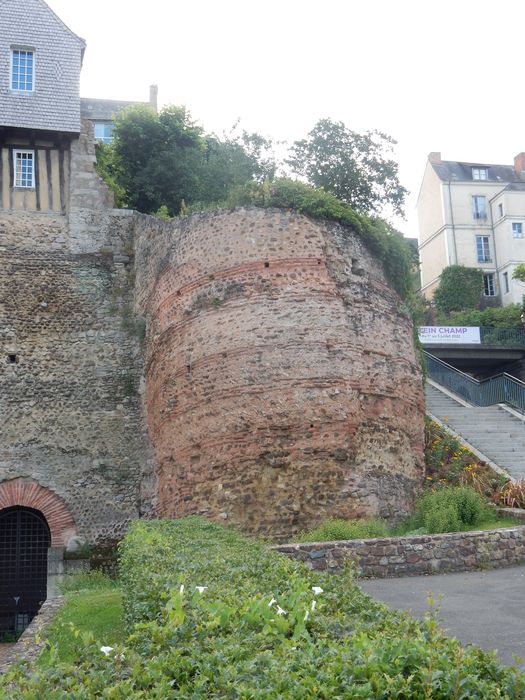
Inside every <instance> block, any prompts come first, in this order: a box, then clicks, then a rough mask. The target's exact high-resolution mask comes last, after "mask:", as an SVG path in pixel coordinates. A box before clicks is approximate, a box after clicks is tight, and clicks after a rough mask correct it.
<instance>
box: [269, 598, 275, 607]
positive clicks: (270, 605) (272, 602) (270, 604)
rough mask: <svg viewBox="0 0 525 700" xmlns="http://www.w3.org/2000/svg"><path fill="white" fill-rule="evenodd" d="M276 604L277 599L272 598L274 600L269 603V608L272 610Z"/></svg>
mask: <svg viewBox="0 0 525 700" xmlns="http://www.w3.org/2000/svg"><path fill="white" fill-rule="evenodd" d="M274 603H277V601H276V600H275V598H273V597H272V599H271V600H270V602H269V603H268V607H269V608H271V607H272V605H273V604H274Z"/></svg>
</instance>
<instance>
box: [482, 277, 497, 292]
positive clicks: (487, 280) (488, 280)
mask: <svg viewBox="0 0 525 700" xmlns="http://www.w3.org/2000/svg"><path fill="white" fill-rule="evenodd" d="M483 294H484V295H485V296H486V297H495V296H496V287H495V286H494V274H493V273H492V272H489V273H487V274H485V275H483Z"/></svg>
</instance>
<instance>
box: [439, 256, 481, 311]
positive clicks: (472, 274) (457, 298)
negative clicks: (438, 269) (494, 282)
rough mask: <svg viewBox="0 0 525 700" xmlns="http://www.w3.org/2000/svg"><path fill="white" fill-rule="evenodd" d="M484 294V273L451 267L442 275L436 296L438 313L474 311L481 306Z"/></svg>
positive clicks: (459, 266) (472, 269) (467, 268)
mask: <svg viewBox="0 0 525 700" xmlns="http://www.w3.org/2000/svg"><path fill="white" fill-rule="evenodd" d="M482 292H483V272H482V270H478V269H477V268H474V267H463V265H450V266H449V267H446V268H445V269H444V270H443V272H442V273H441V279H440V281H439V286H438V288H437V289H436V292H435V294H434V302H435V304H436V308H437V309H438V311H441V312H442V313H445V314H448V313H450V312H451V311H462V310H463V309H474V308H476V307H477V306H478V305H479V302H480V298H481V294H482Z"/></svg>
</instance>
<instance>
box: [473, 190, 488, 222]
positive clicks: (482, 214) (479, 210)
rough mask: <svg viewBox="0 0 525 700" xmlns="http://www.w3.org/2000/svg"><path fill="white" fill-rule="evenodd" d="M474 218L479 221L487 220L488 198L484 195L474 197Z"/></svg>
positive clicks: (474, 195)
mask: <svg viewBox="0 0 525 700" xmlns="http://www.w3.org/2000/svg"><path fill="white" fill-rule="evenodd" d="M481 204H482V205H483V206H480V205H481ZM472 216H473V217H474V219H478V220H479V219H486V218H487V198H486V197H485V196H484V195H482V194H473V195H472Z"/></svg>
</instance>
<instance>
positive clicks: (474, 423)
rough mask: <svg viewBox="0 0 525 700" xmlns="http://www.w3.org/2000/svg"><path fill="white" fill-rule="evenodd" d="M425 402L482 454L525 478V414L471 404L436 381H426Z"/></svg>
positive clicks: (506, 469)
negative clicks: (522, 415) (456, 396)
mask: <svg viewBox="0 0 525 700" xmlns="http://www.w3.org/2000/svg"><path fill="white" fill-rule="evenodd" d="M426 402H427V412H428V413H430V414H432V415H434V416H435V417H436V418H439V419H440V420H441V421H443V423H445V424H446V425H448V426H449V427H450V428H452V430H454V432H456V433H458V434H459V435H460V436H461V437H462V438H463V439H464V440H466V441H467V442H468V443H469V444H470V445H472V447H474V448H475V449H476V450H477V451H478V452H479V453H481V454H480V456H481V458H483V459H484V460H485V461H490V462H493V463H494V464H496V465H497V466H498V467H500V468H501V469H503V470H504V471H506V472H507V473H508V474H509V476H511V477H512V478H513V479H525V416H524V418H523V419H522V418H521V417H520V416H519V414H516V413H512V412H510V411H507V410H506V409H505V408H502V407H501V406H499V405H495V406H487V407H483V408H482V407H479V406H471V405H470V404H467V403H466V401H464V400H463V399H460V398H459V397H458V398H457V399H456V398H454V396H453V394H451V393H450V392H448V391H447V390H443V391H442V390H441V389H440V388H439V385H438V384H436V383H435V382H433V381H427V385H426Z"/></svg>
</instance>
